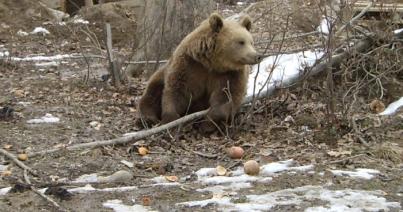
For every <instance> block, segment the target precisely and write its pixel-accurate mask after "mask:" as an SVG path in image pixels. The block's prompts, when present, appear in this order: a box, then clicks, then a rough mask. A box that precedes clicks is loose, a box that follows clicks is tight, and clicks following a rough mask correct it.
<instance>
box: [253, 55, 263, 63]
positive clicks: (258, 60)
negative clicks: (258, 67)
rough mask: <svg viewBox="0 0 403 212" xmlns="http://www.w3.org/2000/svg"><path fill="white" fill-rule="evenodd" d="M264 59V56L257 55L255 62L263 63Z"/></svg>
mask: <svg viewBox="0 0 403 212" xmlns="http://www.w3.org/2000/svg"><path fill="white" fill-rule="evenodd" d="M262 59H263V55H261V54H257V55H256V58H255V61H256V63H260V61H262Z"/></svg>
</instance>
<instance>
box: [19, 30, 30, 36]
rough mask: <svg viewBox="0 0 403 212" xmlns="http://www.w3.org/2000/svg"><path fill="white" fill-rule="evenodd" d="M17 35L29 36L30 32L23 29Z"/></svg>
mask: <svg viewBox="0 0 403 212" xmlns="http://www.w3.org/2000/svg"><path fill="white" fill-rule="evenodd" d="M17 35H18V36H21V37H24V36H28V35H29V33H28V32H25V31H23V30H18V32H17Z"/></svg>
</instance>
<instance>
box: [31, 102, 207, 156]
mask: <svg viewBox="0 0 403 212" xmlns="http://www.w3.org/2000/svg"><path fill="white" fill-rule="evenodd" d="M206 114H207V110H203V111H199V112H196V113H192V114H190V115H187V116H184V117H182V118H180V119H177V120H175V121H173V122H170V123H167V124H164V125H161V126H159V127H155V128H151V129H147V130H143V131H138V132H133V133H128V134H125V135H124V136H123V137H120V138H115V139H111V140H104V141H95V142H90V143H83V144H76V145H72V146H68V147H64V148H63V147H62V148H55V149H49V150H44V151H40V152H34V153H30V154H28V157H35V156H38V155H44V154H49V153H55V152H59V151H62V150H79V149H85V148H96V147H100V146H107V145H118V144H126V143H129V142H131V141H135V140H138V139H142V138H145V137H148V136H151V135H154V134H157V133H160V132H162V131H165V130H168V129H171V128H173V127H176V126H178V125H180V124H183V123H186V122H189V121H192V120H195V119H198V118H201V117H203V116H205V115H206Z"/></svg>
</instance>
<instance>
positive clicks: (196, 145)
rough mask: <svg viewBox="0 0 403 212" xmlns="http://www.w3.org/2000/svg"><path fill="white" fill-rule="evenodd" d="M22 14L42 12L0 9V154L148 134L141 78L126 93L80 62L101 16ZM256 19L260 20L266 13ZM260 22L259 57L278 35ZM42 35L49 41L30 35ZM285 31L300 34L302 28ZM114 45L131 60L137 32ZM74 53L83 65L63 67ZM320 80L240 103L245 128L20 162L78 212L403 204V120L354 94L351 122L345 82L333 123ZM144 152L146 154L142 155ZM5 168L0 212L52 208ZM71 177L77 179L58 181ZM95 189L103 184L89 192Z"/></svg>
mask: <svg viewBox="0 0 403 212" xmlns="http://www.w3.org/2000/svg"><path fill="white" fill-rule="evenodd" d="M267 2H271V3H272V4H271V5H272V6H273V10H272V11H276V12H280V11H283V10H279V9H278V8H277V6H276V5H278V4H274V3H275V1H267ZM273 2H274V3H273ZM281 2H282V1H281ZM250 3H251V2H248V1H246V2H243V3H239V4H237V5H233V6H229V5H223V4H219V7H218V9H219V10H220V11H221V12H222V13H223V14H224V15H225V16H230V15H233V14H235V13H236V12H239V11H241V10H242V9H244V8H245V7H247V6H248V5H249V4H250ZM286 7H287V8H288V6H284V5H283V7H282V8H286ZM21 8H32V10H31V12H32V14H44V13H41V10H40V9H38V8H36V7H35V5H32V4H31V3H27V5H23V4H17V3H15V4H12V3H10V2H9V1H1V0H0V11H8V12H9V13H8V14H6V13H3V12H0V14H1V15H0V18H1V19H0V22H1V25H0V35H1V36H0V56H2V58H3V59H1V60H0V90H1V95H0V145H1V147H0V148H2V149H4V150H6V151H8V152H10V153H12V154H14V155H18V154H22V155H23V154H24V153H28V154H29V153H35V152H38V151H41V150H46V149H50V148H56V147H63V146H69V145H74V144H79V143H88V142H92V141H97V140H107V139H113V138H116V137H120V136H122V135H123V134H125V133H127V132H133V131H138V129H137V128H136V127H135V125H134V119H135V116H136V101H137V98H138V97H139V96H140V95H141V93H142V92H143V90H144V86H145V79H143V78H130V79H129V80H130V85H128V86H126V87H124V88H122V89H119V90H117V89H115V88H114V87H112V86H110V84H109V82H108V80H105V75H106V74H107V69H106V68H107V61H106V59H102V58H101V59H100V58H93V57H92V58H86V59H83V58H82V57H79V56H80V55H82V53H86V54H87V53H88V54H93V55H99V54H100V52H103V54H104V50H103V49H102V47H101V48H99V47H100V46H96V42H95V40H94V39H93V38H95V37H94V34H91V33H92V32H95V35H96V34H101V32H102V29H101V25H98V24H94V21H95V20H89V24H88V23H86V22H82V21H75V22H74V21H70V22H69V21H67V22H66V23H65V24H60V23H52V22H49V20H50V18H49V17H46V16H45V15H36V16H35V18H34V19H31V18H30V17H31V15H32V14H29V13H28V12H29V10H25V9H21ZM276 8H277V9H276ZM22 11H23V12H22ZM253 11H255V12H253ZM253 11H252V14H251V16H252V17H254V18H255V19H258V17H259V14H260V13H259V8H257V9H254V10H253ZM273 14H274V13H273ZM11 17H13V18H12V19H11ZM262 17H263V15H262ZM276 17H278V16H276ZM278 19H281V18H279V17H278ZM27 20H29V21H27ZM119 20H120V19H119ZM263 20H264V19H260V21H258V26H257V27H256V28H255V29H254V30H255V31H254V35H255V37H256V38H257V39H258V40H260V41H262V42H261V44H262V45H261V46H260V48H262V49H263V48H264V44H265V43H264V42H263V41H264V40H265V39H267V38H270V32H266V31H267V23H268V22H266V21H263ZM281 20H283V21H284V19H281ZM279 23H282V22H279ZM270 26H277V28H278V29H277V28H276V30H278V31H280V32H281V31H282V30H283V31H284V30H285V29H284V28H281V27H279V24H274V25H273V24H271V25H270ZM293 26H295V24H293ZM36 27H43V28H45V29H47V30H48V31H49V34H47V33H46V32H43V31H42V32H39V33H38V34H35V33H31V32H33V31H34V29H35V28H36ZM273 28H274V27H273ZM287 29H288V31H287V33H290V34H295V33H296V32H298V33H303V30H302V29H301V28H300V27H295V28H287ZM265 30H266V31H265ZM97 31H98V33H97ZM278 31H276V32H277V34H278ZM24 32H25V33H27V34H24ZM271 33H273V31H271ZM259 36H260V37H259ZM98 38H99V37H98ZM99 39H100V40H102V38H99ZM117 39H119V40H116V42H117V43H120V44H117V47H119V49H116V51H117V52H119V54H121V55H129V54H130V48H128V44H130V43H131V42H132V40H131V39H132V38H130V37H125V36H122V37H119V38H117ZM124 39H126V40H124ZM122 40H123V41H122ZM119 41H122V42H119ZM318 43H320V42H319V41H318V40H315V39H313V38H312V37H308V38H304V39H303V40H300V42H296V41H292V42H291V41H290V42H288V43H287V44H288V46H285V47H283V48H281V51H283V50H284V51H285V50H290V49H299V48H301V47H303V46H304V45H306V44H309V45H315V44H318ZM101 46H102V45H101ZM278 46H279V44H273V45H271V46H270V48H269V49H267V48H266V50H267V53H268V54H269V53H273V52H278V51H279V48H277V47H278ZM6 52H8V53H6ZM71 54H73V55H77V56H78V57H75V58H71V57H70V58H64V59H61V58H62V57H63V55H71ZM57 55H58V56H57ZM35 56H57V57H54V58H40V57H37V58H36V59H35V58H34V57H35ZM11 57H13V58H31V60H30V61H28V59H25V60H23V59H20V60H17V59H11ZM7 58H8V59H7ZM400 59H402V58H400ZM398 76H401V73H400V75H397V77H391V82H389V83H387V85H388V86H389V87H390V89H388V90H386V91H385V94H384V96H385V97H384V99H381V101H383V102H384V104H386V105H388V104H389V103H391V102H392V101H394V100H397V98H399V97H400V96H402V94H403V92H402V89H401V87H400V89H399V86H398V85H401V83H403V79H402V78H401V77H400V78H399V77H398ZM324 80H325V77H320V76H319V77H316V78H315V79H312V80H307V81H305V82H303V83H299V84H298V85H296V86H294V87H292V88H287V89H282V90H281V91H279V92H277V93H276V94H275V95H274V96H272V97H270V98H269V99H266V100H262V101H258V102H256V105H255V108H254V109H253V110H252V113H251V112H250V107H245V108H243V109H242V111H241V113H240V114H239V120H244V121H243V122H242V123H241V124H239V123H238V124H237V126H236V127H233V128H230V129H229V130H228V131H224V132H223V133H220V132H216V133H214V134H212V135H203V134H200V133H199V132H198V130H197V129H194V128H193V127H192V124H191V123H190V124H186V125H184V126H182V128H181V129H180V130H177V129H175V130H170V131H168V132H164V133H159V134H156V135H153V136H150V137H148V138H146V139H143V140H138V141H133V142H132V143H130V144H126V145H115V146H105V147H99V148H95V149H84V150H79V151H67V150H66V151H61V152H58V153H52V154H46V155H42V156H35V157H28V158H27V159H26V160H24V161H23V162H24V163H25V164H26V165H27V166H29V167H31V168H32V169H33V170H35V171H36V172H37V173H38V174H37V176H32V175H30V176H29V177H30V180H31V181H32V183H33V185H35V187H36V188H37V189H43V188H52V189H48V191H47V192H46V193H47V195H48V196H49V197H51V198H52V199H54V200H55V201H56V202H57V203H58V204H60V206H61V207H62V208H65V209H68V210H71V211H112V210H115V211H152V210H156V211H216V210H219V211H220V210H227V211H234V210H235V211H239V210H244V211H253V210H255V211H290V210H291V211H303V210H307V211H326V210H329V209H334V210H335V211H337V210H338V211H348V210H351V211H353V210H366V211H381V210H384V211H399V210H402V209H403V207H402V204H403V197H402V195H403V187H402V185H403V178H402V176H403V164H402V161H403V139H402V137H403V113H402V112H397V113H396V114H394V115H393V116H378V115H377V114H375V113H374V110H371V107H370V103H371V102H372V101H373V100H374V97H372V96H371V95H369V94H365V93H364V94H363V93H357V96H356V99H355V101H356V103H355V104H352V108H350V111H352V112H351V113H350V114H351V116H354V117H355V118H354V119H348V118H351V117H347V118H346V117H345V114H344V113H343V111H345V110H344V109H345V107H346V105H348V104H347V103H345V102H343V101H342V99H343V94H344V93H345V91H346V90H345V85H341V84H336V90H337V91H338V92H336V93H335V96H336V97H337V98H336V100H337V102H336V112H335V116H334V119H332V118H331V117H332V116H331V113H329V111H328V107H327V105H328V103H329V101H328V98H327V96H326V84H324V83H323V81H324ZM392 81H393V82H392ZM337 82H341V81H337ZM337 82H336V83H337ZM385 85H386V84H385ZM390 85H391V86H390ZM393 88H394V89H393ZM372 109H373V108H372ZM46 114H51V115H48V116H47V119H42V120H47V121H49V122H48V123H46V122H45V123H36V124H35V123H32V122H35V121H32V120H33V119H36V118H41V117H43V116H45V115H46ZM245 117H248V118H247V119H246V118H245ZM351 120H353V122H354V123H353V122H351ZM231 146H240V147H242V148H243V149H244V150H245V153H244V156H243V157H242V159H231V158H230V157H229V156H228V154H227V149H228V148H229V147H231ZM140 147H146V148H147V149H148V150H149V151H150V152H149V153H148V154H146V155H145V156H141V155H140V154H139V153H138V150H139V148H140ZM247 160H256V161H258V162H259V163H260V165H261V166H262V168H261V171H260V174H259V175H257V176H249V175H246V174H244V173H243V169H242V164H243V163H244V162H246V161H247ZM217 166H222V167H224V168H225V171H222V170H221V168H219V169H216V167H217ZM122 171H123V172H122ZM116 172H117V173H118V175H119V173H120V175H119V177H121V179H120V180H119V179H118V180H112V181H108V182H99V181H102V180H100V179H105V178H102V177H100V176H110V175H112V174H113V173H116ZM0 173H1V177H0V210H1V211H39V210H50V211H55V210H56V209H55V207H53V206H52V205H51V204H50V202H49V201H46V200H44V199H42V198H41V197H40V196H39V195H38V194H36V193H34V192H33V191H31V190H30V189H27V188H26V186H24V185H26V183H25V180H24V176H23V171H22V170H21V169H20V168H19V167H18V166H16V165H15V164H14V163H13V162H12V161H10V160H9V158H7V157H3V156H1V157H0ZM122 173H123V174H122ZM108 179H110V178H108ZM66 181H69V182H71V181H75V182H74V183H69V184H66V183H64V184H63V183H61V182H66ZM94 181H98V183H92V185H91V187H89V186H86V185H85V184H86V183H85V182H94ZM85 186H86V187H85ZM9 188H13V189H12V190H11V191H9Z"/></svg>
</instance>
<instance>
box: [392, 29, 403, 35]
mask: <svg viewBox="0 0 403 212" xmlns="http://www.w3.org/2000/svg"><path fill="white" fill-rule="evenodd" d="M400 32H403V29H397V30H395V31H394V33H395V34H397V33H400Z"/></svg>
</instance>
